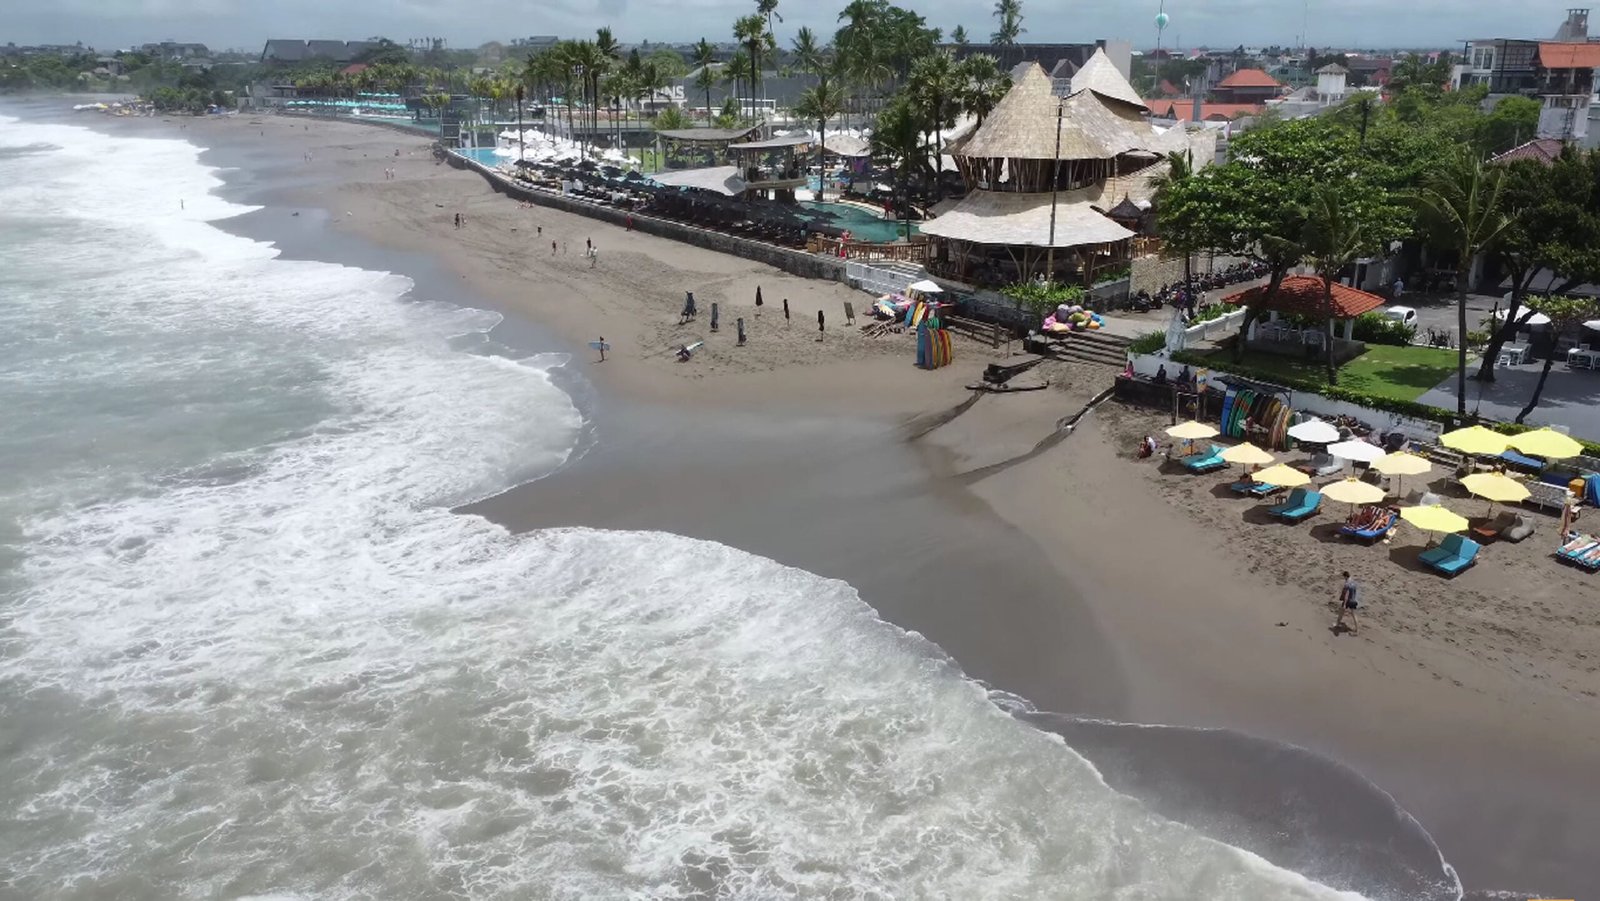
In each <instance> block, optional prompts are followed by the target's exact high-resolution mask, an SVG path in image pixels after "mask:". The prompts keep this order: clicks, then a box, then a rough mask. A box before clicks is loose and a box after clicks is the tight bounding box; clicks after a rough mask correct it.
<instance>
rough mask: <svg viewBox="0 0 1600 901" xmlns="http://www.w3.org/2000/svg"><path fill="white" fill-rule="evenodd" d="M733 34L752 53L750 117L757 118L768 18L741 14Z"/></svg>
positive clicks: (734, 24)
mask: <svg viewBox="0 0 1600 901" xmlns="http://www.w3.org/2000/svg"><path fill="white" fill-rule="evenodd" d="M733 36H734V39H735V40H737V41H738V42H739V43H740V44H742V45H743V46H744V48H745V51H746V52H747V53H749V55H750V80H749V83H750V113H751V115H750V118H751V119H754V118H755V109H756V107H755V100H756V97H758V96H759V94H758V93H757V92H758V91H760V89H761V51H762V49H763V48H764V47H765V46H766V44H767V24H766V20H765V19H763V18H761V16H759V15H749V16H741V17H740V18H739V19H738V21H736V22H734V23H733Z"/></svg>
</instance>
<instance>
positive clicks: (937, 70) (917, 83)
mask: <svg viewBox="0 0 1600 901" xmlns="http://www.w3.org/2000/svg"><path fill="white" fill-rule="evenodd" d="M964 87H965V82H964V79H963V78H962V73H961V71H960V69H959V67H958V66H957V65H956V63H955V61H954V60H952V59H951V58H950V57H949V55H948V54H944V53H932V54H929V55H927V56H924V57H922V58H921V59H918V60H917V61H916V63H915V64H914V65H913V66H912V67H911V78H910V80H909V81H908V82H907V83H906V92H907V95H908V96H910V97H911V98H912V102H913V103H914V104H915V106H916V109H917V111H918V113H919V114H920V115H921V117H922V121H923V130H924V131H925V132H927V133H928V134H929V135H930V136H931V137H932V140H931V141H930V142H929V144H930V153H929V157H930V158H931V159H933V160H936V161H937V163H936V166H935V170H934V174H935V177H937V175H938V174H939V172H940V171H942V170H943V168H944V159H943V156H942V154H941V152H940V149H941V148H940V137H939V135H940V132H942V131H943V130H944V129H946V128H949V127H950V126H951V125H954V124H955V115H956V112H957V110H958V107H957V102H958V101H959V99H960V97H961V93H962V90H963V88H964Z"/></svg>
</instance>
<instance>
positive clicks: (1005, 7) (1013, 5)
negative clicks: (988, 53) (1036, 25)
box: [989, 0, 1028, 47]
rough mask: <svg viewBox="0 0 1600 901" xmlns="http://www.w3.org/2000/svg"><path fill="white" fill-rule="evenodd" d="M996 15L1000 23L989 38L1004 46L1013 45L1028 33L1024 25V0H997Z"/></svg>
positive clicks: (995, 5)
mask: <svg viewBox="0 0 1600 901" xmlns="http://www.w3.org/2000/svg"><path fill="white" fill-rule="evenodd" d="M994 17H995V20H996V21H997V22H998V23H999V24H998V25H997V27H996V28H995V32H994V34H992V35H990V36H989V39H990V40H991V41H993V42H994V43H996V44H999V45H1000V46H1002V47H1012V46H1015V45H1016V43H1017V38H1019V37H1022V36H1023V35H1024V34H1026V33H1027V31H1028V29H1026V28H1023V27H1022V0H995V4H994Z"/></svg>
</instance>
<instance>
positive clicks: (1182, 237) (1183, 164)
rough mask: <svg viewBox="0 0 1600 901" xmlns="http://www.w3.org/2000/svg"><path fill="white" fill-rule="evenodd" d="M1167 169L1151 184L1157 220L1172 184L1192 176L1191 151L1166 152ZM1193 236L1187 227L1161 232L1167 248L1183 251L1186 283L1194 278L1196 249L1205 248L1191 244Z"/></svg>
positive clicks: (1192, 162)
mask: <svg viewBox="0 0 1600 901" xmlns="http://www.w3.org/2000/svg"><path fill="white" fill-rule="evenodd" d="M1166 165H1167V171H1166V172H1164V173H1162V174H1160V175H1158V176H1156V177H1155V179H1154V180H1153V182H1152V184H1151V186H1152V187H1153V188H1154V189H1155V190H1154V197H1153V201H1154V206H1155V208H1156V216H1157V218H1158V221H1159V217H1160V215H1161V213H1160V210H1161V208H1162V206H1164V205H1165V200H1166V198H1167V196H1168V195H1169V194H1171V193H1172V189H1173V186H1174V185H1179V184H1182V183H1183V182H1186V181H1188V180H1189V179H1190V178H1191V177H1193V176H1194V172H1195V168H1194V153H1193V152H1192V151H1186V150H1185V151H1180V150H1173V151H1170V152H1168V153H1167V159H1166ZM1194 237H1195V236H1194V235H1192V234H1191V233H1190V232H1189V231H1188V230H1187V229H1184V228H1180V227H1174V228H1173V229H1172V231H1171V233H1170V234H1166V233H1163V234H1162V239H1163V240H1164V241H1165V243H1166V245H1167V249H1169V250H1177V251H1182V252H1183V281H1184V284H1188V283H1189V282H1190V281H1191V280H1193V278H1194V273H1193V265H1194V255H1195V252H1196V251H1200V250H1205V248H1204V247H1196V246H1194V245H1193V244H1192V240H1193V238H1194Z"/></svg>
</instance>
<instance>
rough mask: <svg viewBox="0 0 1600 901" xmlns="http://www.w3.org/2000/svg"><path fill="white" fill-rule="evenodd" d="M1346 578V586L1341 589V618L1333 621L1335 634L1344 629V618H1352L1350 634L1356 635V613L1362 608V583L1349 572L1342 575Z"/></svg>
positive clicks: (1346, 571)
mask: <svg viewBox="0 0 1600 901" xmlns="http://www.w3.org/2000/svg"><path fill="white" fill-rule="evenodd" d="M1340 575H1342V576H1344V584H1343V585H1341V586H1340V587H1339V618H1338V619H1336V620H1334V621H1333V631H1334V634H1336V635H1337V634H1338V632H1339V630H1340V629H1342V628H1344V618H1345V617H1346V616H1348V617H1350V634H1351V635H1355V634H1356V627H1357V625H1358V623H1357V622H1356V611H1357V610H1358V609H1360V607H1361V583H1359V582H1357V581H1356V580H1355V577H1354V576H1351V575H1350V571H1349V570H1345V571H1344V572H1342V573H1340Z"/></svg>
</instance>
